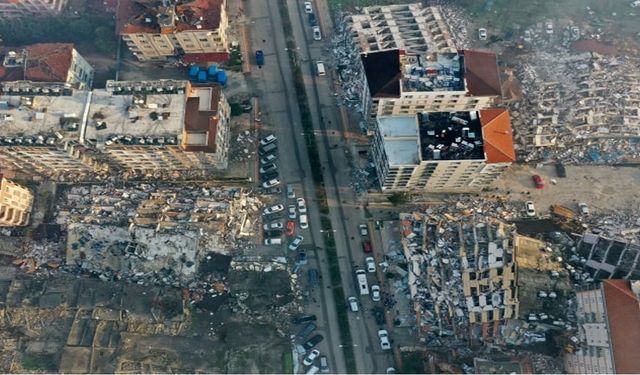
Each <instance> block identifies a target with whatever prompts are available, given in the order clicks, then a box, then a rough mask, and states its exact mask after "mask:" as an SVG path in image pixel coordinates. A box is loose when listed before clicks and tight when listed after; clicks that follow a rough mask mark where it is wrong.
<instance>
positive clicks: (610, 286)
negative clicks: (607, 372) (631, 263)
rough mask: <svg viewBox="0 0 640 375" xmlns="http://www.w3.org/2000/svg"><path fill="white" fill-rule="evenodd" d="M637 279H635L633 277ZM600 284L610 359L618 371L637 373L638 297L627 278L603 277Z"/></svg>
mask: <svg viewBox="0 0 640 375" xmlns="http://www.w3.org/2000/svg"><path fill="white" fill-rule="evenodd" d="M636 282H637V281H636ZM602 288H603V292H604V298H605V306H606V309H607V318H608V320H609V335H610V337H611V344H612V346H613V363H614V366H615V371H616V372H617V373H619V374H638V373H640V357H639V356H638V349H637V347H636V345H637V344H638V342H640V300H638V295H637V294H636V293H634V291H633V290H632V289H631V282H630V281H628V280H604V281H603V282H602Z"/></svg>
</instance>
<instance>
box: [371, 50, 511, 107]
mask: <svg viewBox="0 0 640 375" xmlns="http://www.w3.org/2000/svg"><path fill="white" fill-rule="evenodd" d="M361 58H362V63H363V67H364V72H365V74H364V75H363V79H364V80H365V81H366V84H364V85H363V90H364V91H365V92H364V93H363V94H362V97H363V98H364V99H363V107H364V108H365V113H368V114H369V115H370V116H371V117H372V118H373V117H375V116H406V115H415V114H416V113H420V112H450V111H477V110H480V109H484V108H489V107H492V106H493V105H495V104H496V103H498V101H499V99H500V98H501V85H500V75H499V72H498V64H497V59H496V55H495V54H494V53H492V52H485V51H476V50H461V51H458V52H454V53H441V52H436V53H425V54H420V55H409V54H407V53H405V51H403V50H389V51H383V52H376V53H366V54H362V55H361Z"/></svg>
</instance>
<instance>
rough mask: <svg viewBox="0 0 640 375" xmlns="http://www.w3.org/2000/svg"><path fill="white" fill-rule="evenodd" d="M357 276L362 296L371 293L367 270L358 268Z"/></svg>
mask: <svg viewBox="0 0 640 375" xmlns="http://www.w3.org/2000/svg"><path fill="white" fill-rule="evenodd" d="M356 278H357V279H358V289H359V290H360V295H361V296H366V295H368V294H369V284H367V272H366V271H365V270H357V271H356Z"/></svg>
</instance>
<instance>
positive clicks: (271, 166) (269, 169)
mask: <svg viewBox="0 0 640 375" xmlns="http://www.w3.org/2000/svg"><path fill="white" fill-rule="evenodd" d="M277 170H278V166H277V165H276V164H275V163H269V164H265V165H263V166H262V167H260V174H266V173H271V172H275V171H277Z"/></svg>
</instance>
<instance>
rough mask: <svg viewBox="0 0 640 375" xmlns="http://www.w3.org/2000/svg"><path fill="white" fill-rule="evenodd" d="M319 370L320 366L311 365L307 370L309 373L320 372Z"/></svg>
mask: <svg viewBox="0 0 640 375" xmlns="http://www.w3.org/2000/svg"><path fill="white" fill-rule="evenodd" d="M318 370H320V367H318V366H311V367H309V370H307V375H311V374H315V373H317V372H318Z"/></svg>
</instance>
